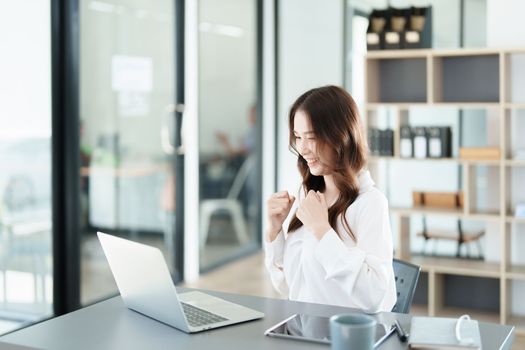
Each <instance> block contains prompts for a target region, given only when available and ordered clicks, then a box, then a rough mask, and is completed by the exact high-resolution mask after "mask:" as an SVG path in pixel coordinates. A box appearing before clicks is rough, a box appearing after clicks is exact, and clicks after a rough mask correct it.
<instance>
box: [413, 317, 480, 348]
mask: <svg viewBox="0 0 525 350" xmlns="http://www.w3.org/2000/svg"><path fill="white" fill-rule="evenodd" d="M457 322H458V319H457V318H441V317H413V318H412V321H411V324H410V338H409V341H408V343H409V345H410V348H412V349H444V350H446V349H451V350H453V349H481V338H480V335H479V326H478V321H476V320H467V319H465V320H463V321H462V322H461V324H460V327H459V332H460V336H461V340H462V341H459V340H458V338H457V336H456V324H457Z"/></svg>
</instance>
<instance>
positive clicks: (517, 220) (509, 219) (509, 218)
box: [505, 213, 525, 224]
mask: <svg viewBox="0 0 525 350" xmlns="http://www.w3.org/2000/svg"><path fill="white" fill-rule="evenodd" d="M505 221H506V222H508V223H509V224H525V218H517V217H515V216H514V215H512V214H510V213H509V214H507V216H506V217H505Z"/></svg>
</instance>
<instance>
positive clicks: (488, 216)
mask: <svg viewBox="0 0 525 350" xmlns="http://www.w3.org/2000/svg"><path fill="white" fill-rule="evenodd" d="M390 212H391V213H393V214H397V215H401V216H411V215H432V216H452V217H457V218H460V219H470V220H483V221H492V220H499V219H500V215H499V214H498V213H470V214H465V212H464V211H463V209H443V208H425V207H411V208H410V207H409V208H399V207H392V208H390Z"/></svg>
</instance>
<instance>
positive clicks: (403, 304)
mask: <svg viewBox="0 0 525 350" xmlns="http://www.w3.org/2000/svg"><path fill="white" fill-rule="evenodd" d="M393 265H394V275H395V276H396V290H397V301H396V304H395V305H394V308H393V309H392V312H398V313H402V314H408V312H409V311H410V306H411V305H412V298H413V297H414V293H415V292H416V286H417V280H418V279H419V273H420V272H421V267H419V266H417V265H414V264H410V263H407V262H405V261H402V260H398V259H394V263H393Z"/></svg>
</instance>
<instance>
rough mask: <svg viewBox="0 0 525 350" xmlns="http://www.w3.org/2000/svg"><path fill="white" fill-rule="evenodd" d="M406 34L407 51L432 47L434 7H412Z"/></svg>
mask: <svg viewBox="0 0 525 350" xmlns="http://www.w3.org/2000/svg"><path fill="white" fill-rule="evenodd" d="M404 34H405V37H404V40H403V41H404V48H405V49H421V48H430V47H432V6H428V7H411V8H410V23H409V26H408V28H407V29H406V30H405V33H404Z"/></svg>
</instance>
